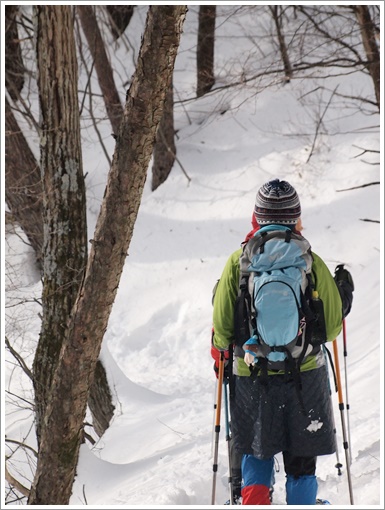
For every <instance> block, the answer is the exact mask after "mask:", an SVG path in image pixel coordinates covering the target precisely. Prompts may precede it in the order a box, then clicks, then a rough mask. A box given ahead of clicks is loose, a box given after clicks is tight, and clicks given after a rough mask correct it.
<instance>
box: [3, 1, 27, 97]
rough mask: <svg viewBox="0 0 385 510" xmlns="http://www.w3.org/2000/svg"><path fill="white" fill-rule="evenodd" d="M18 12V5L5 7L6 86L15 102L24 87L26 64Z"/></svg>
mask: <svg viewBox="0 0 385 510" xmlns="http://www.w3.org/2000/svg"><path fill="white" fill-rule="evenodd" d="M18 10H19V7H18V6H17V5H6V6H5V41H4V47H5V84H6V87H7V90H8V93H9V95H10V96H11V98H12V99H13V100H14V101H16V100H17V99H18V97H19V94H20V92H21V90H22V88H23V85H24V64H23V58H22V54H21V49H20V40H19V34H18V29H17V20H16V16H17V14H18Z"/></svg>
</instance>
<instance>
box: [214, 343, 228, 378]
mask: <svg viewBox="0 0 385 510" xmlns="http://www.w3.org/2000/svg"><path fill="white" fill-rule="evenodd" d="M221 352H222V353H223V354H224V357H225V369H224V372H223V378H224V379H229V377H230V366H229V351H220V350H219V349H217V348H216V347H214V346H213V345H212V346H211V356H212V357H213V358H214V360H215V361H214V366H213V369H214V372H215V375H216V378H217V379H218V374H219V359H220V356H221Z"/></svg>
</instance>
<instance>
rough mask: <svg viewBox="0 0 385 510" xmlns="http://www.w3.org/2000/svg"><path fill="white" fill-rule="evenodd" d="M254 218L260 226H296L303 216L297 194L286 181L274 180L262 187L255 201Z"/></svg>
mask: <svg viewBox="0 0 385 510" xmlns="http://www.w3.org/2000/svg"><path fill="white" fill-rule="evenodd" d="M254 216H255V219H256V220H257V222H258V224H259V225H261V226H263V225H271V224H278V225H287V226H289V227H290V226H295V225H296V224H297V222H298V220H299V218H300V216H301V204H300V201H299V198H298V195H297V192H296V191H295V189H294V188H293V186H291V185H290V184H289V183H288V182H286V181H280V180H279V179H274V180H273V181H269V182H267V183H266V184H264V185H263V186H261V187H260V188H259V190H258V192H257V197H256V200H255V207H254Z"/></svg>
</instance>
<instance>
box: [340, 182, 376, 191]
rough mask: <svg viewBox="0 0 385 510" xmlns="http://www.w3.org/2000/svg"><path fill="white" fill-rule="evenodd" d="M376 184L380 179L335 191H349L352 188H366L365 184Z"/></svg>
mask: <svg viewBox="0 0 385 510" xmlns="http://www.w3.org/2000/svg"><path fill="white" fill-rule="evenodd" d="M376 184H380V181H375V182H368V183H367V184H360V185H359V186H353V187H352V188H345V189H336V191H337V192H340V191H350V190H352V189H360V188H366V187H367V186H374V185H376Z"/></svg>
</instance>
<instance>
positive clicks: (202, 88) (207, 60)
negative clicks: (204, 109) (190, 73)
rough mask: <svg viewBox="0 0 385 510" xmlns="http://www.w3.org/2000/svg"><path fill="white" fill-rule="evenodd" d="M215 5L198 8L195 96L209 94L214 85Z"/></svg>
mask: <svg viewBox="0 0 385 510" xmlns="http://www.w3.org/2000/svg"><path fill="white" fill-rule="evenodd" d="M215 17H216V6H215V5H200V6H199V26H198V46H197V96H198V97H201V96H203V95H204V94H206V92H209V91H210V90H211V89H212V87H213V86H214V84H215V77H214V43H215Z"/></svg>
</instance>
